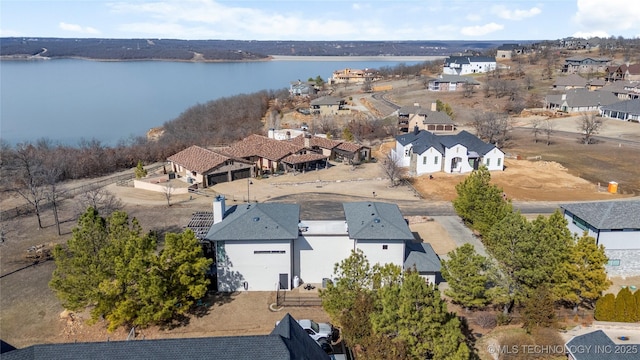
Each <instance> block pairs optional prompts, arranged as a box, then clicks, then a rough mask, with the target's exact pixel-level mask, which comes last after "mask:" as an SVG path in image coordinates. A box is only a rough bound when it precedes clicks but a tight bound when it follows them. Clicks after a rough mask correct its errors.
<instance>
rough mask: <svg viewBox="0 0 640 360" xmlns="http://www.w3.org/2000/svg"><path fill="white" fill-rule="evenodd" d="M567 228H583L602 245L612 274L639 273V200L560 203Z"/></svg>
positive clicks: (632, 274)
mask: <svg viewBox="0 0 640 360" xmlns="http://www.w3.org/2000/svg"><path fill="white" fill-rule="evenodd" d="M560 207H561V208H562V211H563V213H564V217H565V219H567V222H568V223H569V224H568V226H569V230H571V232H573V233H574V234H576V235H582V234H583V233H584V232H585V231H586V232H588V234H589V236H593V237H594V238H595V239H596V241H597V243H598V245H603V246H604V249H605V253H606V254H607V257H608V258H609V263H608V265H607V272H608V273H609V275H612V276H618V275H619V276H636V275H640V201H638V200H633V201H624V200H622V201H602V202H587V203H573V204H565V205H561V206H560Z"/></svg>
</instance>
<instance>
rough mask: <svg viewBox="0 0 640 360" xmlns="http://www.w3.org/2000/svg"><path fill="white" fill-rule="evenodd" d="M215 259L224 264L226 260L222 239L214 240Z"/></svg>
mask: <svg viewBox="0 0 640 360" xmlns="http://www.w3.org/2000/svg"><path fill="white" fill-rule="evenodd" d="M216 261H217V262H218V263H219V264H225V263H226V261H227V252H226V251H225V249H224V241H216Z"/></svg>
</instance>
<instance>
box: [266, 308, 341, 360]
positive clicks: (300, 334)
mask: <svg viewBox="0 0 640 360" xmlns="http://www.w3.org/2000/svg"><path fill="white" fill-rule="evenodd" d="M270 335H277V336H279V337H280V338H281V339H282V341H283V342H284V344H285V345H286V346H287V348H288V349H289V353H290V354H291V357H290V359H291V360H307V359H308V360H315V359H329V356H328V355H327V354H326V353H325V352H324V351H323V350H322V348H321V347H320V346H318V344H317V343H316V342H315V341H314V340H313V339H312V338H311V337H310V336H309V334H307V332H306V331H305V330H304V329H303V328H302V327H301V326H300V325H299V324H298V322H297V321H296V319H294V318H293V317H292V316H291V315H289V314H286V315H285V316H284V317H283V318H282V320H280V322H278V325H276V327H275V329H273V331H271V334H270Z"/></svg>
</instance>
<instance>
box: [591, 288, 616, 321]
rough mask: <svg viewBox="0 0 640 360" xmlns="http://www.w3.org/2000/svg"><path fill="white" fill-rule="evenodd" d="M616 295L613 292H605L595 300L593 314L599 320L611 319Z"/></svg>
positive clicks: (613, 313)
mask: <svg viewBox="0 0 640 360" xmlns="http://www.w3.org/2000/svg"><path fill="white" fill-rule="evenodd" d="M615 302H616V297H615V295H613V294H606V295H605V296H603V297H601V298H600V299H598V301H596V310H595V313H594V316H595V318H596V320H599V321H613V319H614V315H615Z"/></svg>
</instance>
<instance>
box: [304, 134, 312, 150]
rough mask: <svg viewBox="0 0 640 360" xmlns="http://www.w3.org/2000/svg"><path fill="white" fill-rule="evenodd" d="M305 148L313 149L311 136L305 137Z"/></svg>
mask: <svg viewBox="0 0 640 360" xmlns="http://www.w3.org/2000/svg"><path fill="white" fill-rule="evenodd" d="M304 147H306V148H307V149H311V135H307V134H305V135H304Z"/></svg>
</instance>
